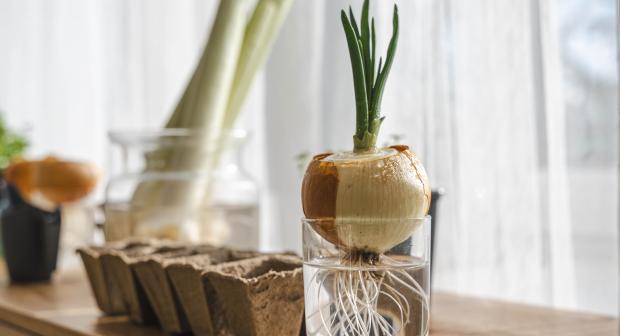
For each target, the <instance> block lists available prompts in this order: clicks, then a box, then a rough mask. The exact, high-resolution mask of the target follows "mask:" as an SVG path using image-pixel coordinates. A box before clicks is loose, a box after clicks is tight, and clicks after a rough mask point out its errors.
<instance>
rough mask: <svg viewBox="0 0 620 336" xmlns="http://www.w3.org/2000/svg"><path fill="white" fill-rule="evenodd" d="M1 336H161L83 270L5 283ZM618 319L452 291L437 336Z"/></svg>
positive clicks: (550, 329) (573, 329) (601, 329)
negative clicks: (99, 297)
mask: <svg viewBox="0 0 620 336" xmlns="http://www.w3.org/2000/svg"><path fill="white" fill-rule="evenodd" d="M0 333H1V334H2V335H20V336H21V335H27V334H28V333H34V334H38V335H51V336H56V335H69V336H73V335H77V336H84V335H88V336H92V335H100V336H117V335H118V336H120V335H136V336H143V335H144V336H146V335H153V336H160V335H164V333H162V332H161V331H159V330H157V329H156V328H155V327H139V326H136V325H133V324H131V323H130V322H129V321H128V319H127V318H126V317H105V316H101V313H100V312H99V311H98V310H97V308H96V306H95V302H94V299H93V297H92V293H91V292H90V288H89V287H88V284H87V282H86V276H85V274H84V273H83V271H75V272H71V273H64V274H60V275H58V276H56V277H55V278H54V281H53V282H52V283H50V284H35V285H19V286H16V285H9V284H8V283H7V281H4V282H2V284H1V285H0ZM618 334H619V328H618V319H616V318H613V317H607V316H599V315H592V314H583V313H577V312H567V311H560V310H553V309H548V308H543V307H535V306H528V305H519V304H513V303H505V302H499V301H492V300H482V299H476V298H470V297H465V296H457V295H453V294H447V293H438V294H436V295H434V297H433V312H432V326H431V335H432V336H472V335H481V336H535V335H544V336H560V335H561V336H585V335H592V336H612V335H618Z"/></svg>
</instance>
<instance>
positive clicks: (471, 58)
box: [0, 0, 618, 313]
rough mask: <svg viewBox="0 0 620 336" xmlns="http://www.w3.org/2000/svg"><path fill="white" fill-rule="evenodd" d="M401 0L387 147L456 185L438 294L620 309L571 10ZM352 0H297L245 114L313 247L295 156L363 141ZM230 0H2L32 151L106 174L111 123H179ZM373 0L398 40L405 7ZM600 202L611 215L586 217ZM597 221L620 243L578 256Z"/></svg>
mask: <svg viewBox="0 0 620 336" xmlns="http://www.w3.org/2000/svg"><path fill="white" fill-rule="evenodd" d="M397 2H398V4H399V9H400V16H401V37H400V42H399V49H398V52H397V57H396V62H395V64H394V67H393V70H392V74H391V76H390V79H389V81H388V87H387V89H386V90H387V91H386V93H385V98H384V103H383V113H384V114H385V115H386V117H387V119H386V121H385V123H384V127H383V130H382V134H383V137H382V141H383V142H391V141H393V140H392V139H393V138H398V139H400V140H399V141H401V142H405V143H408V144H410V145H411V147H412V148H413V149H414V150H415V151H416V152H417V153H418V154H419V155H420V157H421V158H422V159H423V162H424V163H425V166H426V167H427V170H428V171H429V175H430V178H431V181H432V184H433V185H434V186H437V187H442V188H444V189H445V196H444V197H443V198H442V199H441V201H440V202H439V204H440V205H439V206H440V212H439V216H438V220H437V222H436V225H437V231H438V233H437V234H438V236H437V246H436V248H437V252H436V258H435V260H433V264H434V267H435V279H434V284H435V286H436V288H438V289H445V290H452V291H458V292H462V293H467V294H477V295H483V296H488V297H497V298H503V299H510V300H519V301H525V302H533V303H542V304H549V305H554V306H561V307H568V308H582V309H590V310H596V311H603V312H608V313H615V312H616V311H617V303H616V302H615V298H616V297H617V293H618V287H617V270H616V268H615V267H616V264H617V255H616V250H615V248H616V246H615V245H614V243H613V242H614V239H615V238H614V237H617V232H616V231H615V226H614V225H615V222H616V208H617V206H616V204H617V188H616V187H615V186H617V180H616V177H615V167H616V165H615V162H616V160H617V157H615V156H614V157H613V158H610V162H611V163H610V164H609V165H608V166H606V167H607V168H606V169H607V170H606V171H608V173H605V174H606V175H605V174H603V175H601V176H603V177H601V178H599V180H600V181H599V182H597V184H588V185H587V188H588V189H587V190H586V191H585V193H586V195H588V196H589V197H588V198H589V199H590V200H589V201H588V200H584V197H583V196H580V195H581V193H580V190H579V189H576V186H577V185H578V184H576V183H582V184H583V182H575V180H574V176H573V175H571V174H572V173H573V172H574V171H575V169H573V168H572V167H571V166H570V160H568V159H567V156H568V155H569V154H570V153H568V154H567V150H568V149H570V147H569V146H568V145H567V141H573V140H574V137H573V136H572V133H571V132H570V129H568V130H567V125H569V126H570V123H569V122H567V121H566V120H565V119H566V115H567V112H566V110H565V106H567V105H566V104H565V100H566V99H565V95H567V93H566V92H567V89H566V86H565V81H564V79H565V74H564V70H565V69H564V65H563V64H564V63H563V60H562V57H561V52H562V50H561V47H560V42H561V41H562V39H561V38H562V36H561V35H560V33H559V27H560V25H559V23H558V21H559V15H560V13H561V11H560V10H559V6H558V4H556V3H555V2H553V1H551V0H540V1H536V0H520V1H513V0H500V1H498V0H470V1H461V0H415V1H410V0H407V1H404V0H401V1H397ZM349 3H352V4H353V8H354V10H355V11H359V9H360V5H361V1H342V0H330V1H327V0H323V1H309V0H298V1H296V4H295V5H294V6H293V8H292V10H291V13H290V17H289V18H288V19H287V21H286V23H285V25H284V28H283V30H282V33H281V35H280V38H279V39H278V41H277V43H276V45H275V46H274V50H273V53H272V56H271V58H270V60H269V62H268V64H267V66H266V69H265V71H264V73H263V74H261V76H260V78H259V79H258V80H257V83H256V85H255V88H254V91H253V93H252V96H251V97H250V99H249V102H248V104H247V106H246V111H245V112H244V115H243V118H242V120H241V122H240V125H241V126H242V127H245V128H248V129H250V130H251V131H252V132H253V133H254V137H253V141H252V143H251V144H250V146H251V150H248V151H247V153H246V162H249V160H251V162H253V163H252V164H251V168H252V172H253V174H254V176H255V177H256V178H257V180H258V181H259V182H260V184H261V185H262V190H263V192H262V196H263V197H262V207H261V211H262V223H261V225H262V231H261V242H262V244H263V246H264V247H265V248H268V249H294V250H298V249H299V248H300V244H301V237H300V223H299V218H300V217H301V216H302V213H301V204H300V199H299V192H300V181H301V177H302V174H303V172H302V171H300V169H299V168H298V162H297V160H296V157H297V156H298V155H299V154H300V153H303V152H309V153H317V152H320V151H324V150H328V149H330V150H338V149H347V148H350V147H351V136H352V134H353V125H354V98H353V90H352V80H351V70H350V66H349V60H348V54H347V51H346V46H345V40H344V37H343V33H342V28H341V25H340V20H339V11H340V9H341V8H346V6H347V5H348V4H349ZM215 5H216V2H215V1H200V0H195V1H163V0H158V1H137V0H136V1H121V0H113V1H94V0H90V1H78V0H63V1H61V0H55V1H45V0H39V1H35V0H29V1H17V0H5V1H2V2H0V45H2V46H3V48H2V50H1V51H0V110H1V111H3V114H4V116H6V118H7V119H8V122H9V124H10V125H12V126H15V127H17V128H19V127H27V128H28V129H29V131H28V134H29V138H30V140H31V143H32V146H31V154H32V155H41V154H44V153H49V152H55V153H59V154H62V155H64V156H70V157H77V158H81V159H89V160H92V161H94V162H96V163H98V164H99V165H101V166H103V167H106V166H108V162H107V160H108V154H107V153H108V146H109V145H108V142H107V139H106V133H107V131H109V130H110V129H118V128H125V129H132V128H133V129H135V128H154V127H159V126H160V125H162V124H163V121H164V120H165V118H166V116H167V114H168V113H169V112H170V110H171V109H172V107H173V106H174V104H175V101H176V99H177V98H178V95H179V94H180V92H181V90H182V89H183V85H184V83H185V81H186V79H187V77H188V75H189V73H190V72H191V71H192V68H193V66H194V64H195V62H196V60H197V56H198V53H199V52H200V50H201V47H202V45H203V43H204V41H205V37H206V36H207V33H208V27H209V26H210V23H211V20H212V15H213V13H214V8H215ZM371 6H372V11H373V14H374V15H375V17H376V19H377V22H378V23H379V26H378V36H379V40H380V41H381V42H382V43H384V44H383V47H382V48H379V49H378V50H382V51H384V50H385V42H386V41H387V40H388V36H389V35H390V34H391V25H390V24H389V23H390V22H391V15H392V11H391V8H392V2H391V1H371ZM614 57H615V54H614ZM615 66H616V63H615V58H614V61H613V67H614V69H613V70H614V71H615ZM609 85H611V86H614V87H615V85H616V79H615V78H614V80H613V81H612V82H611V84H609ZM609 85H608V86H609ZM588 89H592V88H586V90H588ZM597 92H598V91H597ZM571 93H572V92H571ZM611 134H612V136H613V137H617V130H616V131H615V133H614V132H613V131H612V133H611ZM588 141H589V140H588V139H587V138H585V137H584V139H583V140H582V142H584V143H585V142H587V143H589V142H588ZM614 144H617V141H616V142H614ZM615 152H617V149H616V151H615ZM615 152H613V153H614V155H615ZM597 181H598V180H597ZM584 201H585V202H589V203H588V204H586V205H583V204H581V202H584ZM600 204H603V205H602V206H601V205H600ZM591 213H597V214H598V215H597V216H596V217H595V219H592V221H593V222H594V221H595V220H596V223H594V224H593V223H586V222H584V220H587V218H588V216H587V214H591ZM584 214H585V215H584ZM584 218H586V219H584ZM583 226H593V227H594V226H596V227H597V229H596V230H593V231H594V232H596V233H597V234H601V235H605V236H607V237H612V239H611V240H605V241H604V246H605V248H604V249H603V250H601V251H602V252H601V253H602V255H603V257H601V255H598V254H596V255H584V254H581V251H587V247H586V248H582V250H578V249H577V248H578V247H579V246H580V245H579V243H580V242H582V240H581V238H580V236H579V235H578V234H577V233H578V232H579V229H580V228H581V227H583ZM599 243H600V242H594V243H592V244H599ZM583 246H586V245H583ZM583 246H582V247H583ZM601 258H602V259H601ZM597 262H598V263H597ZM593 263H594V264H595V266H596V265H598V266H596V267H593V268H583V267H585V266H583V265H588V267H590V266H591V265H592V264H593ZM582 272H588V273H589V274H592V276H593V277H595V278H596V279H599V280H601V281H603V280H604V281H605V282H604V283H605V286H606V287H605V288H606V289H605V290H606V292H608V293H609V295H608V297H607V298H604V297H599V298H598V299H597V300H596V301H594V302H590V301H588V300H589V299H590V298H591V295H590V294H591V288H590V286H592V284H591V283H589V282H587V281H585V280H586V279H584V277H583V276H581V274H582ZM610 279H611V280H610ZM614 279H616V280H615V282H614V281H613V280H614Z"/></svg>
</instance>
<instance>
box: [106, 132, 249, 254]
mask: <svg viewBox="0 0 620 336" xmlns="http://www.w3.org/2000/svg"><path fill="white" fill-rule="evenodd" d="M247 139H248V134H247V132H245V131H243V130H233V131H230V132H227V133H225V134H223V135H222V136H220V137H218V138H217V139H212V140H208V137H205V136H204V134H203V133H201V131H198V130H190V129H165V130H162V131H157V132H111V133H110V140H111V142H112V143H113V144H114V148H113V151H114V152H113V157H112V160H111V161H112V164H113V167H112V172H113V175H112V178H111V179H110V181H109V183H108V186H107V189H106V201H105V205H104V212H105V217H106V218H105V225H104V233H105V237H106V240H108V241H114V240H119V239H124V238H127V237H150V238H161V239H171V240H177V241H192V242H204V243H210V244H213V245H218V246H219V245H227V246H231V247H237V248H258V244H259V236H258V235H259V227H258V224H259V223H258V218H259V216H258V209H259V192H258V187H257V184H256V182H255V181H254V180H253V179H252V178H251V177H250V175H249V174H247V172H246V171H245V170H244V169H243V168H242V166H241V151H242V148H243V145H244V144H245V142H246V141H247Z"/></svg>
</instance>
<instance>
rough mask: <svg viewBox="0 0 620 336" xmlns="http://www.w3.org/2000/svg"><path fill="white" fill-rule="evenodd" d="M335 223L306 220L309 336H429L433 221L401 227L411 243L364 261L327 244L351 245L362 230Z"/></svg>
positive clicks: (408, 222) (412, 221)
mask: <svg viewBox="0 0 620 336" xmlns="http://www.w3.org/2000/svg"><path fill="white" fill-rule="evenodd" d="M393 221H394V220H393V219H391V222H390V224H391V223H394V222H393ZM334 223H336V222H335V221H334V220H330V219H320V220H317V219H302V225H303V254H304V255H303V257H304V292H305V310H306V332H307V334H308V335H373V336H374V335H381V336H388V335H389V336H395V335H403V336H405V335H406V336H426V335H428V333H429V318H430V245H431V239H430V238H431V237H430V233H431V217H430V216H426V217H425V218H421V219H403V220H402V221H399V225H402V226H401V227H403V228H407V229H408V230H410V231H409V232H412V233H411V235H409V237H408V238H407V239H406V240H404V241H403V242H401V243H399V244H398V245H396V246H395V247H393V248H392V249H390V250H389V251H386V252H384V253H381V254H366V255H361V256H360V255H359V254H356V253H355V252H352V251H348V250H347V249H346V248H344V247H343V246H340V245H339V244H338V241H328V240H326V239H325V238H324V237H336V236H337V237H338V239H330V240H340V241H346V240H347V239H348V237H347V236H351V237H352V236H353V235H351V234H349V232H352V230H359V229H360V226H359V225H347V224H343V223H342V221H339V222H338V224H336V225H334ZM390 224H386V225H390ZM326 230H327V231H330V230H331V231H332V233H336V232H337V234H329V232H326ZM343 245H344V244H343ZM354 255H355V256H354ZM353 256H354V257H353Z"/></svg>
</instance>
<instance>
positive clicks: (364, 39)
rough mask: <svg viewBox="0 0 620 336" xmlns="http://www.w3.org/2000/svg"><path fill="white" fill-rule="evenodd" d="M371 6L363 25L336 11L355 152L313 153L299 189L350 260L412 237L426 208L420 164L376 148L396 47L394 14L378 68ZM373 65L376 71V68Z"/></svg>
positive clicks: (401, 152) (398, 151)
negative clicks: (348, 78)
mask: <svg viewBox="0 0 620 336" xmlns="http://www.w3.org/2000/svg"><path fill="white" fill-rule="evenodd" d="M368 12H369V5H368V1H367V0H366V1H365V2H364V6H363V9H362V19H361V21H360V24H361V26H360V27H358V25H357V22H356V21H355V18H354V16H353V13H352V11H351V9H350V8H349V15H348V16H347V13H346V12H345V11H342V13H341V19H342V24H343V27H344V31H345V35H346V39H347V44H348V47H349V54H350V58H351V64H352V70H353V80H354V86H355V100H356V110H357V112H356V129H355V134H354V136H353V144H354V148H353V151H350V152H339V153H327V154H321V155H317V156H315V157H314V158H313V160H312V161H311V163H310V164H309V166H308V168H307V170H306V174H305V177H304V181H303V186H302V203H303V210H304V215H305V216H306V218H310V219H316V220H317V221H316V223H317V224H316V225H315V226H316V227H315V229H316V230H317V232H318V233H319V234H321V236H323V238H325V239H326V240H328V241H330V242H332V243H334V244H337V245H339V246H341V247H344V248H345V249H346V250H348V251H349V252H351V255H352V256H353V258H355V255H356V254H357V255H360V254H363V253H371V254H377V255H378V254H381V253H383V252H385V251H387V250H389V249H390V248H392V247H394V246H395V245H397V244H398V243H400V242H402V241H404V240H405V239H406V238H407V237H409V236H410V235H411V234H412V233H413V231H414V230H415V229H416V228H417V226H418V225H419V224H420V223H421V221H414V220H412V219H420V218H423V217H424V216H425V215H426V213H427V212H428V209H429V207H430V202H431V193H430V184H429V182H428V177H427V175H426V171H425V170H424V167H423V166H422V163H421V162H420V161H419V160H418V159H417V157H416V155H415V154H414V153H413V152H412V151H411V150H410V149H409V147H408V146H405V145H398V146H392V147H388V148H376V142H377V137H378V134H379V129H380V127H381V123H382V122H383V120H384V117H381V116H380V107H381V99H382V96H383V90H384V88H385V83H386V80H387V77H388V74H389V71H390V69H391V67H392V63H393V60H394V54H395V52H396V46H397V42H398V8H397V7H396V6H394V16H393V35H392V38H391V40H390V44H389V47H388V51H387V56H386V57H385V62H384V61H383V58H380V59H379V62H375V61H376V58H375V50H376V37H375V25H374V19H372V21H371V22H369V15H368ZM375 64H377V65H376V67H375Z"/></svg>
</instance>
